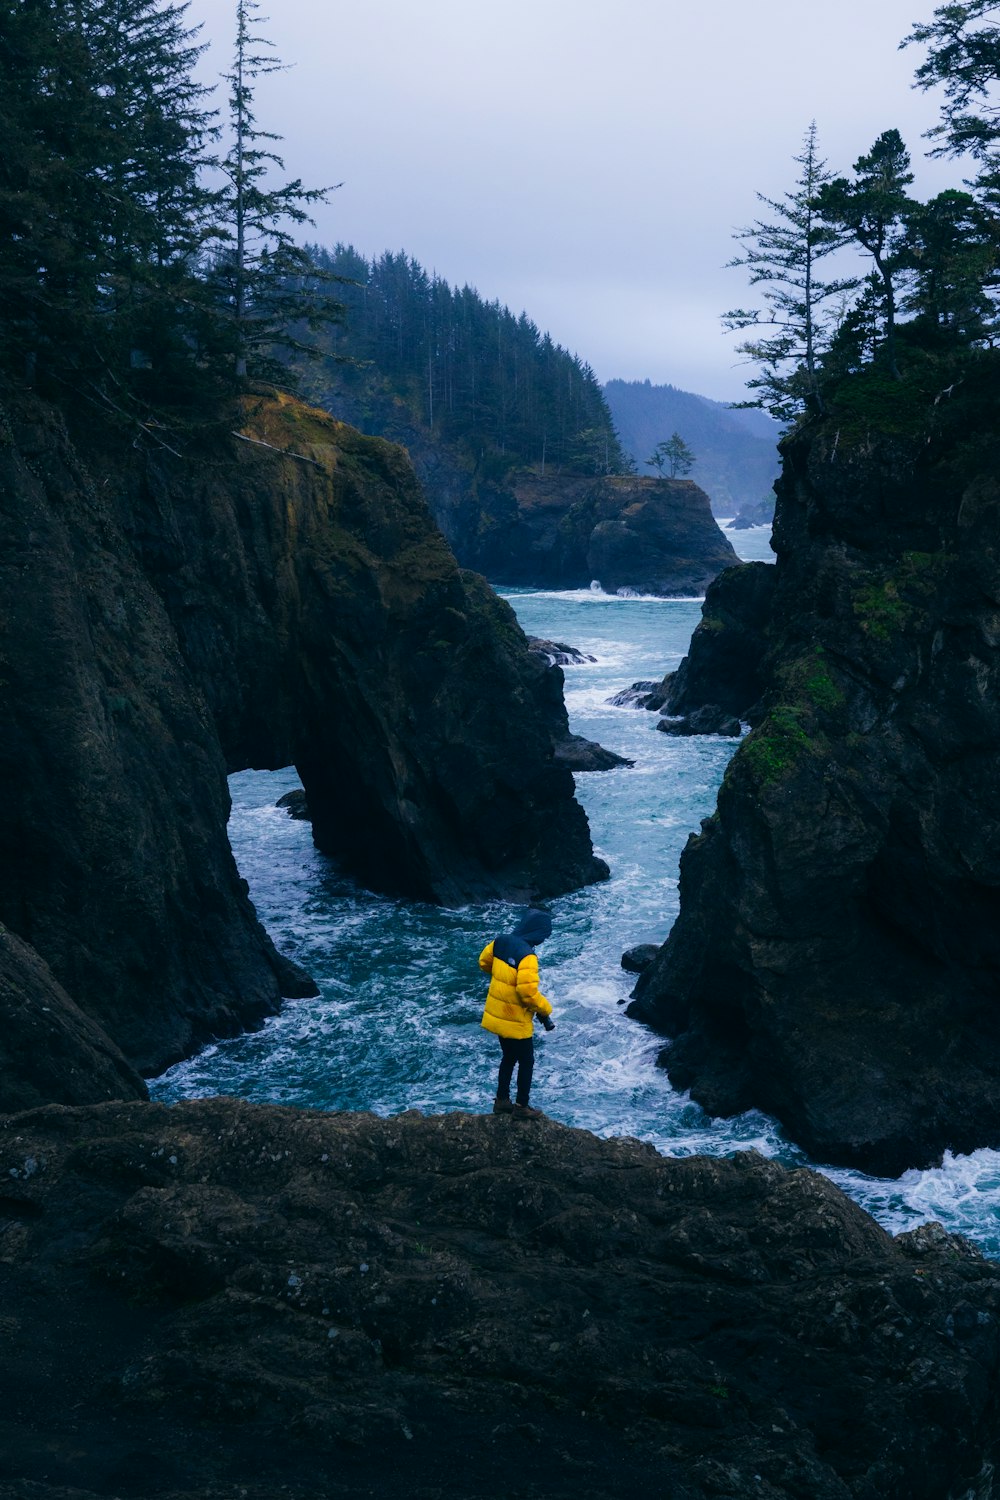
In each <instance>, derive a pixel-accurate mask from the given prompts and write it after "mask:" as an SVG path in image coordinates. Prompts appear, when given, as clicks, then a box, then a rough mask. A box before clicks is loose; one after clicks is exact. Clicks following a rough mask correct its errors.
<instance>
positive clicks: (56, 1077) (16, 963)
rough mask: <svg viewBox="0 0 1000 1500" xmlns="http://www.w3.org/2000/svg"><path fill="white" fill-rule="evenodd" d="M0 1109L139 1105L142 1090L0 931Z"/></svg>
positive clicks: (20, 947)
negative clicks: (122, 1101)
mask: <svg viewBox="0 0 1000 1500" xmlns="http://www.w3.org/2000/svg"><path fill="white" fill-rule="evenodd" d="M0 1080H2V1083H0V1108H3V1109H5V1110H21V1109H33V1108H34V1107H35V1106H36V1105H39V1104H49V1103H56V1104H96V1103H98V1102H101V1101H103V1100H105V1099H144V1098H145V1097H146V1085H145V1084H144V1083H143V1081H142V1079H141V1078H140V1077H139V1075H138V1073H136V1071H135V1070H134V1068H132V1067H130V1066H129V1064H128V1062H127V1061H126V1059H125V1057H124V1056H123V1055H122V1053H121V1052H120V1051H119V1049H118V1048H117V1047H116V1046H115V1044H114V1043H113V1042H112V1040H111V1038H110V1037H109V1036H108V1035H107V1034H106V1033H105V1032H104V1031H102V1030H101V1028H100V1027H99V1026H98V1025H97V1023H96V1021H92V1020H91V1019H90V1017H89V1016H86V1015H84V1013H83V1011H82V1010H81V1009H80V1007H79V1006H78V1005H75V1004H74V1002H73V1001H72V1000H71V999H70V997H69V996H68V995H67V993H66V991H65V990H64V989H63V988H62V986H61V985H60V984H59V983H58V982H57V981H56V979H55V978H54V976H53V974H52V971H51V969H49V967H48V965H47V964H45V963H44V962H43V961H42V959H40V958H39V956H38V954H37V953H35V952H34V950H33V949H31V948H29V947H28V945H27V943H22V942H21V940H20V939H19V938H17V937H15V936H14V934H13V933H12V932H8V931H7V929H6V927H3V926H0Z"/></svg>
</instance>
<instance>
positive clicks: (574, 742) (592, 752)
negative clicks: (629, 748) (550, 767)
mask: <svg viewBox="0 0 1000 1500" xmlns="http://www.w3.org/2000/svg"><path fill="white" fill-rule="evenodd" d="M556 760H557V761H558V762H559V764H560V765H561V766H566V767H568V769H569V770H571V771H613V770H614V768H615V766H634V765H635V761H634V760H628V759H626V757H625V756H624V755H618V754H617V752H616V751H614V750H605V748H604V746H603V745H599V744H598V743H597V742H596V740H587V739H584V737H583V735H582V734H569V735H567V736H566V738H565V739H563V740H558V741H557V742H556Z"/></svg>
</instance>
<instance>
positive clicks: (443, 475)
mask: <svg viewBox="0 0 1000 1500" xmlns="http://www.w3.org/2000/svg"><path fill="white" fill-rule="evenodd" d="M331 400H332V401H333V408H332V409H334V410H336V412H337V414H338V415H344V416H346V417H347V418H348V420H350V421H356V422H357V424H358V426H359V427H362V428H363V429H364V430H365V431H370V432H377V433H378V434H379V435H381V436H385V437H389V438H391V439H392V440H393V441H395V442H399V443H402V444H403V445H404V446H405V447H406V449H407V451H408V453H409V455H410V457H411V459H412V461H413V465H414V468H415V469H416V471H417V475H418V477H419V479H420V481H421V484H422V485H423V488H424V492H425V493H426V495H427V500H428V504H429V505H430V507H431V510H432V512H433V514H434V518H435V520H436V521H437V523H438V525H439V526H440V527H441V530H442V531H443V532H444V534H445V536H446V537H447V539H448V541H449V542H450V543H451V545H452V547H453V548H454V550H455V555H456V557H457V558H458V559H459V561H460V562H461V563H462V564H464V565H465V566H466V567H470V568H475V569H476V570H477V571H478V572H480V573H483V574H485V575H486V577H487V578H490V579H491V580H493V582H495V583H503V584H510V585H524V586H528V587H532V588H560V589H572V588H587V587H588V585H589V584H590V583H591V582H592V581H593V580H594V579H597V580H598V581H599V582H600V583H601V585H602V587H603V588H604V589H605V590H606V591H607V592H609V593H616V592H617V591H618V590H619V589H632V590H634V591H635V592H636V593H649V594H681V595H697V594H702V593H704V591H705V588H706V587H707V585H708V584H709V583H710V582H711V580H712V579H713V578H715V577H716V575H717V574H718V573H719V572H720V571H721V570H722V569H723V568H726V567H729V566H730V565H731V564H732V563H734V562H735V561H736V553H735V552H734V551H733V548H732V544H731V543H730V542H729V540H728V538H727V537H726V536H724V535H723V533H722V532H721V531H720V529H719V527H718V526H717V525H716V523H715V520H714V518H713V516H712V509H711V503H710V501H709V498H708V496H707V495H706V494H705V492H704V490H701V489H699V487H698V486H697V485H696V484H692V483H691V482H690V481H689V480H670V479H652V478H645V477H643V478H639V477H631V478H602V477H595V476H594V475H593V474H590V475H586V474H568V473H545V474H537V473H528V472H517V471H513V472H512V473H511V474H510V475H509V476H508V477H507V478H506V479H497V478H495V477H494V478H485V477H483V476H481V475H480V474H478V473H472V472H470V470H469V466H468V464H467V463H466V462H464V461H463V459H462V458H461V456H460V455H459V454H458V453H457V452H454V451H452V450H451V449H450V448H449V447H448V445H447V444H445V443H441V442H438V441H437V440H435V439H432V438H431V436H430V435H429V434H428V432H427V431H426V430H425V429H423V428H421V427H419V426H418V425H417V424H415V423H414V422H413V421H412V420H411V419H410V418H409V417H408V416H407V414H406V413H405V411H404V410H403V409H402V408H401V407H400V405H399V404H398V403H396V402H393V401H391V400H388V399H381V400H380V399H369V400H366V401H364V402H360V401H356V400H352V399H351V398H350V397H349V396H347V395H346V394H345V393H343V392H338V393H337V395H336V396H335V397H332V398H331Z"/></svg>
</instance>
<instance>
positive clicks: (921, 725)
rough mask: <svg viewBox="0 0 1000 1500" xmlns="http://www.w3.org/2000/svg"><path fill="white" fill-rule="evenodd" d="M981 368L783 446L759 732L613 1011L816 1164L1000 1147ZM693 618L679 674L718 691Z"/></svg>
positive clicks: (986, 424)
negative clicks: (922, 399) (879, 412)
mask: <svg viewBox="0 0 1000 1500" xmlns="http://www.w3.org/2000/svg"><path fill="white" fill-rule="evenodd" d="M988 373H989V372H987V373H986V374H984V384H983V387H982V390H979V389H978V388H977V393H976V395H975V400H976V401H981V402H983V403H985V404H984V405H983V407H982V412H981V414H980V416H978V417H977V416H975V410H976V408H974V409H973V411H972V413H971V414H970V410H969V409H968V408H960V407H959V406H956V405H954V404H953V405H952V406H949V407H948V408H947V410H942V412H941V414H940V416H938V415H935V417H934V424H935V426H934V430H933V431H932V434H931V437H930V438H926V437H920V438H919V439H913V440H912V441H911V440H909V439H906V438H902V437H898V436H897V437H890V436H883V437H881V438H880V439H879V440H878V441H877V442H876V441H875V440H874V439H872V440H869V438H868V437H867V436H865V437H863V438H862V437H861V436H860V435H858V434H856V433H855V434H853V435H852V434H850V433H849V431H848V430H844V431H842V432H840V433H839V442H838V431H839V429H838V426H837V421H836V419H835V418H831V419H830V423H829V424H824V423H822V422H814V423H812V424H811V425H810V426H808V427H807V428H805V429H804V430H803V431H802V432H801V434H799V435H798V436H797V437H795V438H794V439H791V440H789V441H788V442H786V444H785V445H784V450H783V451H784V462H785V468H784V473H783V476H782V478H781V480H780V481H779V485H778V509H777V521H776V527H775V547H776V550H777V554H778V561H777V564H776V565H775V566H774V568H773V569H772V568H769V567H763V568H762V567H761V565H758V568H759V577H760V578H761V579H762V580H763V579H764V575H765V574H769V575H770V576H771V579H772V580H773V582H772V583H771V584H770V585H769V589H770V590H771V593H772V597H771V599H770V602H769V603H768V606H767V609H766V611H762V612H761V614H760V615H759V616H758V617H757V618H756V619H755V620H753V621H751V630H750V632H749V638H750V639H757V640H759V641H761V642H762V649H760V650H759V660H760V663H761V677H760V681H759V690H760V696H759V697H758V699H757V701H756V703H755V705H754V706H753V707H752V709H751V710H750V711H749V715H748V716H749V717H750V718H751V722H752V724H753V725H754V728H753V732H752V733H751V734H750V735H748V736H747V737H746V738H745V739H744V740H743V742H742V743H741V745H740V747H739V749H738V750H737V753H736V755H735V756H734V758H733V760H732V762H731V763H730V766H729V769H728V771H727V774H726V777H725V780H724V782H723V785H722V788H721V789H720V792H719V799H718V807H717V811H716V813H715V815H714V816H713V817H712V818H710V819H707V820H706V821H705V822H704V824H703V825H702V831H701V833H700V834H698V835H696V836H694V837H692V839H691V840H690V841H689V843H688V846H687V848H686V849H685V851H684V854H683V857H682V860H681V872H680V913H679V916H678V918H677V921H676V922H675V924H674V927H673V929H672V930H671V932H670V934H669V937H668V939H667V942H666V944H665V946H664V948H663V950H662V952H661V954H660V956H659V958H658V959H657V961H656V962H655V963H654V964H653V965H651V967H650V968H649V969H648V970H647V971H646V972H645V973H644V974H643V975H642V976H641V977H640V979H639V982H638V984H637V985H636V988H635V991H634V999H633V1002H632V1005H631V1006H630V1009H629V1014H632V1015H634V1016H636V1017H637V1018H638V1019H641V1020H644V1021H646V1022H648V1023H649V1024H651V1025H653V1026H654V1027H655V1028H656V1029H658V1030H660V1031H661V1032H663V1033H664V1034H665V1035H666V1036H668V1037H669V1038H671V1041H670V1045H669V1046H668V1047H666V1048H665V1049H664V1051H663V1054H662V1062H663V1065H664V1066H665V1067H666V1068H667V1071H668V1072H669V1074H670V1077H671V1080H672V1081H673V1082H674V1083H675V1085H676V1086H677V1087H679V1088H682V1089H690V1090H691V1094H692V1097H693V1098H695V1099H696V1100H697V1101H698V1102H699V1103H700V1104H702V1105H703V1106H704V1107H705V1108H706V1109H707V1110H709V1112H710V1113H713V1114H719V1115H732V1114H737V1113H740V1112H742V1111H744V1110H746V1109H750V1108H759V1109H762V1110H764V1111H765V1112H767V1113H769V1114H772V1115H774V1116H776V1117H777V1119H779V1120H780V1121H781V1123H782V1125H783V1126H784V1128H785V1130H786V1131H787V1132H788V1134H789V1135H790V1137H791V1138H792V1139H793V1140H795V1141H796V1142H798V1143H799V1144H800V1145H801V1146H802V1147H804V1149H805V1150H806V1151H808V1152H809V1154H810V1156H811V1157H812V1158H813V1159H814V1160H817V1161H825V1162H831V1163H838V1164H844V1165H850V1166H856V1167H859V1168H861V1169H862V1170H864V1171H867V1172H871V1173H874V1174H875V1175H879V1176H894V1175H897V1174H899V1173H901V1172H903V1171H905V1170H906V1169H908V1168H911V1167H927V1166H930V1165H932V1164H934V1163H936V1162H937V1161H939V1160H940V1158H941V1155H942V1153H943V1152H944V1151H946V1150H951V1151H954V1152H957V1153H966V1152H971V1151H973V1150H975V1149H977V1148H979V1147H996V1146H998V1145H1000V1093H998V1090H997V1087H996V1079H997V1077H998V1076H1000V1032H998V1031H997V1028H996V1026H995V1024H994V1019H993V1018H994V1015H995V1006H996V995H997V992H998V986H1000V920H998V918H1000V905H998V896H997V892H998V891H1000V846H998V845H997V842H996V839H995V837H994V831H995V829H996V827H997V826H998V823H1000V748H998V747H1000V712H998V707H997V705H998V704H1000V647H998V640H1000V635H998V631H997V628H996V621H997V606H996V601H997V600H998V599H1000V554H998V547H997V535H998V531H1000V528H998V516H1000V487H998V484H997V480H996V478H995V475H994V473H993V471H992V469H991V467H990V463H989V461H988V460H985V459H984V458H983V456H982V454H980V453H979V450H977V448H976V446H975V432H976V430H977V429H976V426H975V423H976V422H977V421H980V422H981V424H982V430H983V431H985V432H989V433H991V432H992V426H991V425H990V424H991V423H992V416H990V415H989V412H991V411H992V406H989V403H990V402H992V401H993V400H994V399H995V394H996V392H995V389H994V387H995V379H994V378H993V377H990V378H987V376H988ZM991 379H992V382H993V383H992V384H991V383H990V380H991ZM972 399H973V398H971V397H970V400H972ZM987 407H988V410H987ZM986 441H987V439H986V438H984V439H983V442H984V443H986ZM989 441H990V442H991V441H992V438H989ZM984 451H985V450H984ZM749 566H753V565H749ZM730 576H731V575H724V577H723V579H721V580H720V585H721V588H722V589H723V590H724V589H725V588H727V587H728V585H729V579H730ZM741 578H742V579H743V580H748V581H749V582H750V583H753V575H752V574H751V573H750V572H749V568H747V569H744V570H740V572H738V573H737V574H736V580H735V581H739V580H740V579H741ZM751 592H752V591H751ZM754 599H756V595H755V594H754ZM751 602H753V601H751ZM737 604H738V601H734V608H733V611H732V613H733V626H732V627H730V626H729V625H727V626H726V630H725V631H724V632H723V633H721V638H722V639H723V640H724V639H725V636H726V635H730V634H733V633H734V630H735V627H736V626H738V607H737ZM707 608H708V600H707V599H706V612H707ZM761 620H762V621H763V624H762V627H761ZM736 638H738V637H736ZM698 639H699V635H698V633H696V636H695V641H694V642H692V651H691V653H690V655H689V658H688V671H687V674H686V678H685V682H684V690H685V693H689V694H690V696H691V698H692V699H693V700H694V701H698V700H699V699H702V698H703V696H704V694H705V693H709V692H710V693H711V694H712V700H711V701H715V702H722V699H721V698H719V697H717V696H715V692H716V688H715V684H716V682H717V681H718V680H720V678H719V674H717V673H715V671H714V662H713V660H711V659H710V658H711V652H709V653H708V654H707V655H704V654H703V656H702V658H701V665H698V660H697V658H696V651H695V643H696V642H697V641H698ZM706 644H710V639H709V641H706ZM755 650H757V647H755ZM696 665H697V667H698V670H697V671H696V670H695V668H696ZM702 665H704V666H705V668H706V671H705V673H704V674H702V671H701V667H702ZM723 666H724V667H725V671H726V672H728V666H727V665H726V664H725V663H723ZM709 667H711V669H712V670H711V671H709V670H708V668H709ZM680 675H681V674H678V676H680ZM731 675H732V674H730V676H731ZM696 678H697V679H699V680H698V683H697V686H696V685H695V679H696ZM732 680H734V681H735V678H733V679H732ZM705 682H707V683H708V687H705V686H704V684H705ZM757 690H758V685H756V684H755V685H754V687H753V688H752V689H751V691H752V692H754V693H756V692H757ZM748 696H750V693H745V696H744V704H745V699H746V697H748Z"/></svg>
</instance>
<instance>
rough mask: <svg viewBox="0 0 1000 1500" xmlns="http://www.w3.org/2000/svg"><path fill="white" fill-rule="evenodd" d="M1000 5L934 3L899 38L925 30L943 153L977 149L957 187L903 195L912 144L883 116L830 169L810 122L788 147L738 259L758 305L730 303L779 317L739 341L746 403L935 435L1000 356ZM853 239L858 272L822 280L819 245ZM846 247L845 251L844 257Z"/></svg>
mask: <svg viewBox="0 0 1000 1500" xmlns="http://www.w3.org/2000/svg"><path fill="white" fill-rule="evenodd" d="M998 16H1000V6H997V5H996V4H995V3H990V0H964V3H950V4H947V5H939V6H938V7H937V9H936V10H935V12H934V16H933V19H932V20H931V21H930V22H929V23H927V24H922V25H917V26H915V28H914V30H913V33H912V34H911V35H910V36H908V37H907V38H906V41H905V43H904V45H906V44H912V43H917V44H921V45H926V46H927V48H928V52H927V55H926V58H925V60H924V62H923V63H922V65H921V66H920V67H919V68H918V70H917V86H918V87H922V88H931V87H942V88H943V91H944V106H943V111H942V121H941V123H940V124H939V125H938V126H937V127H936V128H935V129H934V130H932V131H931V132H929V133H930V135H931V136H932V137H933V138H936V139H937V141H938V145H937V146H936V148H935V150H934V152H933V153H932V154H934V155H938V156H954V157H957V156H966V157H968V156H971V157H972V158H973V160H974V162H975V164H976V168H977V170H976V174H975V176H974V177H973V178H972V180H971V181H969V180H968V172H969V168H968V162H966V163H965V164H964V166H963V167H962V168H961V169H960V170H959V172H958V173H957V181H956V184H955V185H954V186H953V187H949V188H947V189H945V190H944V191H943V192H940V193H938V194H937V195H936V196H935V197H933V198H931V199H930V200H929V201H927V202H921V201H919V200H918V199H916V198H914V197H913V196H912V195H911V192H910V189H911V185H912V183H913V180H914V179H913V172H912V170H911V159H910V154H909V151H908V150H907V147H906V144H905V142H904V141H903V138H902V136H901V135H900V133H899V131H897V130H894V129H889V130H884V131H882V132H881V134H880V135H879V136H878V137H877V138H876V140H875V142H874V143H873V145H872V146H871V147H870V149H869V150H868V151H867V152H864V153H862V154H861V155H860V156H859V157H858V159H857V160H856V161H855V163H854V167H853V172H852V175H851V176H834V175H833V174H832V173H830V172H828V171H827V170H826V164H825V162H822V161H819V159H818V157H817V154H816V129H815V126H812V127H810V131H809V133H808V135H807V138H806V149H805V151H804V153H803V155H802V156H799V157H796V158H795V160H796V161H797V162H798V163H799V164H800V165H801V167H802V172H801V175H800V177H799V179H798V181H797V183H796V185H795V187H794V189H793V191H792V192H790V193H787V194H786V195H785V197H784V199H783V200H780V201H776V202H772V201H771V200H768V199H762V201H763V202H764V203H765V204H766V205H767V206H768V207H769V208H770V209H771V211H772V215H773V218H772V221H771V222H765V221H760V220H759V221H757V222H756V223H755V224H754V225H752V226H750V227H749V228H748V229H744V230H741V231H739V233H738V238H739V240H740V241H741V243H742V245H743V247H744V249H743V253H742V254H741V255H740V256H738V257H737V258H736V260H734V261H733V262H732V264H733V265H736V266H744V267H746V268H747V269H748V270H749V273H750V280H751V283H752V284H755V285H756V284H758V283H759V284H761V285H762V286H763V293H762V302H763V306H762V307H760V308H756V309H750V310H742V309H740V310H737V312H735V313H730V314H728V315H727V317H726V320H725V321H726V322H727V323H728V325H729V326H730V327H734V328H755V327H758V326H764V327H766V328H767V329H768V330H774V329H776V330H777V332H771V333H769V335H768V336H767V337H762V338H759V339H758V340H756V341H755V342H751V343H746V344H743V345H742V346H740V347H741V349H742V350H743V352H745V353H748V354H749V355H750V356H751V357H752V358H753V359H755V360H756V361H757V363H758V366H759V370H758V374H757V375H755V376H754V377H753V378H752V379H751V380H750V381H749V386H750V389H751V390H752V391H754V392H756V396H755V400H754V403H753V404H756V405H759V406H763V407H765V408H766V409H767V410H769V411H771V412H772V413H773V414H774V415H775V416H778V417H780V418H781V419H783V420H785V421H787V422H791V423H793V424H794V423H795V422H797V421H800V420H802V419H803V418H805V417H808V416H815V415H816V414H822V413H826V412H828V413H831V414H833V415H834V416H835V417H836V418H837V419H838V420H840V421H841V422H842V423H843V425H844V427H845V429H846V434H845V435H847V436H858V435H864V434H875V433H881V434H889V435H897V436H906V437H911V436H916V435H924V434H927V435H932V434H933V433H934V432H935V430H936V429H937V428H938V427H939V426H940V425H941V421H942V418H944V417H945V415H946V414H945V413H943V412H941V411H940V410H939V409H938V408H940V407H941V406H942V404H945V405H948V404H961V403H962V402H963V401H964V399H965V396H966V394H967V387H968V386H970V385H971V384H972V383H973V382H976V381H978V380H980V379H981V378H982V375H983V366H984V364H992V363H993V362H995V360H996V350H995V344H996V336H997V332H998V329H1000V309H998V305H997V299H996V291H997V287H998V285H1000V193H998V188H1000V149H998V147H1000V121H998V116H997V112H996V109H995V106H994V105H993V103H992V98H993V96H994V93H995V90H996V87H997V85H998V84H1000V24H998V22H997V17H998ZM848 249H849V250H852V251H853V252H854V253H855V256H856V257H857V259H856V268H855V271H854V274H853V276H852V277H847V278H843V277H841V278H840V279H839V280H837V281H827V282H821V281H820V280H819V279H818V276H817V270H818V268H819V265H820V262H821V261H822V259H823V258H824V257H826V256H828V255H830V254H831V253H832V252H834V251H836V250H841V251H844V250H848ZM840 264H842V262H838V265H840Z"/></svg>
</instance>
